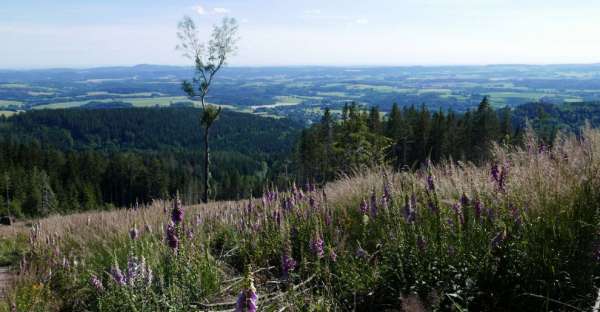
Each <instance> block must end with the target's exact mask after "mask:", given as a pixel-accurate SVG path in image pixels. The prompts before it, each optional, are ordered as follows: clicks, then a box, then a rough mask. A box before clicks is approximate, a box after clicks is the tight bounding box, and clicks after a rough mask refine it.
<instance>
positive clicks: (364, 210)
mask: <svg viewBox="0 0 600 312" xmlns="http://www.w3.org/2000/svg"><path fill="white" fill-rule="evenodd" d="M360 212H361V213H362V214H364V215H366V214H368V213H369V204H367V201H366V200H364V199H363V200H362V201H361V202H360Z"/></svg>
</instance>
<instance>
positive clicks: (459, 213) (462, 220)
mask: <svg viewBox="0 0 600 312" xmlns="http://www.w3.org/2000/svg"><path fill="white" fill-rule="evenodd" d="M452 210H453V211H454V214H455V215H456V217H457V218H458V221H460V224H461V225H464V224H465V216H464V214H463V209H462V206H461V205H460V204H459V203H456V204H454V205H452Z"/></svg>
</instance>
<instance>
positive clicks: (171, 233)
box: [166, 223, 179, 250]
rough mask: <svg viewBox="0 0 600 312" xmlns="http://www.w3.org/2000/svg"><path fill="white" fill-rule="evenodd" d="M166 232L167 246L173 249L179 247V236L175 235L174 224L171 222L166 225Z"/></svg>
mask: <svg viewBox="0 0 600 312" xmlns="http://www.w3.org/2000/svg"><path fill="white" fill-rule="evenodd" d="M166 234H167V243H168V244H169V247H171V249H173V250H177V249H178V248H179V238H178V237H177V231H176V230H175V225H174V224H173V223H171V224H169V225H167V230H166Z"/></svg>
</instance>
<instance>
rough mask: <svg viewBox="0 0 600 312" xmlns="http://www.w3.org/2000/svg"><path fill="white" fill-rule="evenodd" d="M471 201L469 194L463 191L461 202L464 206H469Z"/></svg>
mask: <svg viewBox="0 0 600 312" xmlns="http://www.w3.org/2000/svg"><path fill="white" fill-rule="evenodd" d="M470 202H471V200H470V199H469V197H467V194H465V193H463V194H462V196H461V197H460V204H461V205H462V206H463V207H467V206H468V205H469V203H470Z"/></svg>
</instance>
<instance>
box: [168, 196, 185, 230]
mask: <svg viewBox="0 0 600 312" xmlns="http://www.w3.org/2000/svg"><path fill="white" fill-rule="evenodd" d="M171 220H172V221H173V223H175V224H179V223H181V222H182V221H183V205H182V204H181V199H180V198H179V194H177V195H176V197H175V200H174V201H173V211H172V212H171Z"/></svg>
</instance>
